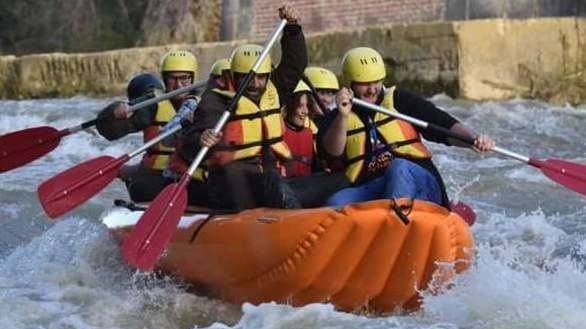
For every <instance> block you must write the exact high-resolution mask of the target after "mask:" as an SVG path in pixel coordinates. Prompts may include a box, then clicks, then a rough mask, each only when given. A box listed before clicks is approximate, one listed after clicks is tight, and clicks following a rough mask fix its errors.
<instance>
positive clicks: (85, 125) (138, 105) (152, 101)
mask: <svg viewBox="0 0 586 329" xmlns="http://www.w3.org/2000/svg"><path fill="white" fill-rule="evenodd" d="M206 84H207V80H204V81H198V82H196V83H194V84H191V85H189V86H185V87H183V88H179V89H175V90H173V91H170V92H168V93H164V94H161V95H159V96H157V97H154V98H149V99H147V100H145V101H141V102H138V103H136V104H134V105H131V106H130V109H129V111H130V113H132V112H134V111H136V110H139V109H142V108H144V107H147V106H149V105H153V104H156V103H158V102H160V101H163V100H166V99H169V98H173V97H175V96H177V95H181V94H184V93H186V92H190V91H192V90H195V89H198V88H201V87H203V86H205V85H206ZM102 120H106V118H105V117H100V118H95V119H92V120H89V121H86V122H84V123H81V124H79V125H77V126H73V127H70V128H65V129H63V130H60V131H59V137H63V136H67V135H70V134H73V133H76V132H78V131H81V130H85V129H87V128H90V127H92V126H94V125H95V124H96V123H98V122H100V121H102Z"/></svg>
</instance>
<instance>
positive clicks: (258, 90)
mask: <svg viewBox="0 0 586 329" xmlns="http://www.w3.org/2000/svg"><path fill="white" fill-rule="evenodd" d="M245 78H246V75H245V74H239V75H238V76H237V82H236V85H237V86H236V87H237V88H240V85H241V84H242V83H243V82H244V79H245ZM268 80H269V74H268V73H265V74H255V75H254V76H253V78H252V80H250V83H248V86H247V87H246V91H245V92H244V95H245V96H246V97H248V98H250V99H251V100H253V101H255V102H259V101H260V97H261V96H262V94H263V93H264V91H265V89H266V87H267V82H268Z"/></svg>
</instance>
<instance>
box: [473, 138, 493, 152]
mask: <svg viewBox="0 0 586 329" xmlns="http://www.w3.org/2000/svg"><path fill="white" fill-rule="evenodd" d="M494 146H495V142H494V140H493V139H492V138H490V137H488V136H486V135H478V136H477V137H476V139H475V140H474V146H473V147H472V149H473V150H474V151H475V152H476V153H482V152H488V151H490V150H492V149H493V148H494Z"/></svg>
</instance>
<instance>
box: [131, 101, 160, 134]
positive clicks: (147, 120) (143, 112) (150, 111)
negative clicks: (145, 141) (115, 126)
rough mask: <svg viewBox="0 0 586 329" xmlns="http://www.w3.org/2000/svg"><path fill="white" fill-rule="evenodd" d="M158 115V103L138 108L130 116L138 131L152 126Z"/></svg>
mask: <svg viewBox="0 0 586 329" xmlns="http://www.w3.org/2000/svg"><path fill="white" fill-rule="evenodd" d="M156 117H157V104H153V105H152V106H147V107H145V108H142V109H138V110H136V111H135V112H134V114H133V115H132V117H131V118H130V123H131V124H132V126H133V127H134V129H135V130H136V131H141V130H144V129H145V128H146V127H148V126H150V125H151V124H152V122H153V121H155V118H156Z"/></svg>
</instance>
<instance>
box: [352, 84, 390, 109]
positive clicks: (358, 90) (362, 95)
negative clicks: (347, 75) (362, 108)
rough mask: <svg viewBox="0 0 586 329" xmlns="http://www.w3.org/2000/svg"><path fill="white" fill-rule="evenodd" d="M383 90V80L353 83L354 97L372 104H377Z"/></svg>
mask: <svg viewBox="0 0 586 329" xmlns="http://www.w3.org/2000/svg"><path fill="white" fill-rule="evenodd" d="M382 89H383V82H382V80H379V81H372V82H352V91H354V97H356V98H358V99H361V100H363V101H365V102H368V103H371V104H375V103H376V101H377V99H378V96H379V95H380V92H381V90H382Z"/></svg>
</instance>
